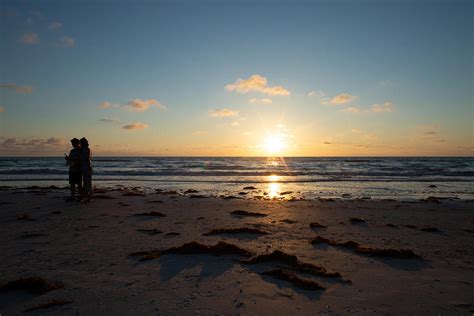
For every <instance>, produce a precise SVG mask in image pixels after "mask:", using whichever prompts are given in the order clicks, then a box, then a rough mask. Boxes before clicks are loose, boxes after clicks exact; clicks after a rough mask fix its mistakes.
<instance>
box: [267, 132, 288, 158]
mask: <svg viewBox="0 0 474 316" xmlns="http://www.w3.org/2000/svg"><path fill="white" fill-rule="evenodd" d="M263 148H264V149H265V151H266V152H267V153H268V154H279V153H281V152H282V151H283V150H284V149H285V148H286V144H285V141H284V140H283V136H282V135H269V136H267V138H265V141H264V143H263Z"/></svg>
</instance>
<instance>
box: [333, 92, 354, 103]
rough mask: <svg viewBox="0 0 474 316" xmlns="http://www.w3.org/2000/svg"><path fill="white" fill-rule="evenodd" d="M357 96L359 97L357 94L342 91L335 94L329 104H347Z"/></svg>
mask: <svg viewBox="0 0 474 316" xmlns="http://www.w3.org/2000/svg"><path fill="white" fill-rule="evenodd" d="M356 98H357V97H356V96H354V95H350V94H349V93H341V94H338V95H336V96H334V97H333V98H332V99H331V100H329V104H332V105H340V104H346V103H349V102H351V101H353V100H354V99H356Z"/></svg>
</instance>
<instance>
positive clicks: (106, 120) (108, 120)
mask: <svg viewBox="0 0 474 316" xmlns="http://www.w3.org/2000/svg"><path fill="white" fill-rule="evenodd" d="M99 121H100V122H104V123H120V119H118V118H116V117H105V118H101V119H99Z"/></svg>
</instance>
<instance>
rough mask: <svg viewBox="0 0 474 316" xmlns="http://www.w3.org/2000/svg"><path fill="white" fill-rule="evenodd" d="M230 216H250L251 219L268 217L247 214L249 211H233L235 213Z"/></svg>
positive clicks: (259, 214) (258, 214) (251, 213)
mask: <svg viewBox="0 0 474 316" xmlns="http://www.w3.org/2000/svg"><path fill="white" fill-rule="evenodd" d="M230 214H232V215H236V216H249V217H265V216H267V214H263V213H255V212H247V211H243V210H237V211H233V212H230Z"/></svg>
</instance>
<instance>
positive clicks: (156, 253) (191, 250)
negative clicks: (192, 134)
mask: <svg viewBox="0 0 474 316" xmlns="http://www.w3.org/2000/svg"><path fill="white" fill-rule="evenodd" d="M167 254H182V255H190V254H211V255H215V256H222V255H239V256H243V257H251V256H252V253H250V252H249V251H247V250H245V249H242V248H240V247H238V246H236V245H233V244H229V243H226V242H223V241H220V242H218V243H217V244H216V245H212V246H208V245H203V244H200V243H198V242H195V241H193V242H190V243H186V244H183V245H181V246H178V247H171V248H168V249H164V250H152V251H140V252H135V253H132V254H130V256H139V257H141V258H140V259H139V260H140V261H146V260H153V259H157V258H159V257H161V256H163V255H167Z"/></svg>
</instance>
